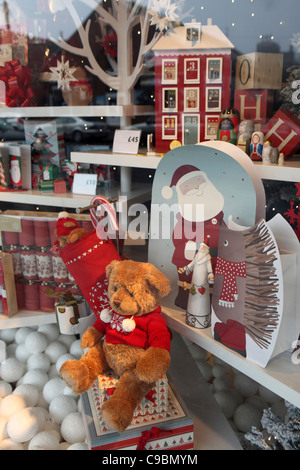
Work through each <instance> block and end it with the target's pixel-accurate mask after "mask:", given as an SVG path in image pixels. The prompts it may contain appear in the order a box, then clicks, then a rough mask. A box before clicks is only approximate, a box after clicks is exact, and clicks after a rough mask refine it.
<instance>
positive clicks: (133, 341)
mask: <svg viewBox="0 0 300 470" xmlns="http://www.w3.org/2000/svg"><path fill="white" fill-rule="evenodd" d="M160 312H161V307H157V308H156V309H155V310H153V311H152V312H149V313H147V314H145V315H142V316H140V317H133V320H134V323H135V327H134V329H133V330H132V331H126V330H125V329H124V327H123V321H124V320H126V319H128V317H126V316H123V315H119V314H118V313H116V312H115V311H114V310H112V311H111V315H112V317H111V320H110V321H109V322H104V321H103V320H102V319H101V318H100V317H98V319H97V321H96V322H95V323H94V325H93V326H94V328H96V329H97V330H99V331H100V332H101V333H103V334H104V335H105V340H106V341H107V343H110V344H128V345H130V346H136V347H140V348H143V349H148V348H149V347H150V346H152V347H157V348H162V349H166V350H167V351H170V342H171V333H170V331H169V329H168V327H167V325H166V322H165V320H164V318H163V317H162V316H161V313H160Z"/></svg>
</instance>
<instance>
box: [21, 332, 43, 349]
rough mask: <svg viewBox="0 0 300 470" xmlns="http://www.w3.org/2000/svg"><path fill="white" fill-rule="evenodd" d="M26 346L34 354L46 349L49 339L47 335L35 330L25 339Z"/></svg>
mask: <svg viewBox="0 0 300 470" xmlns="http://www.w3.org/2000/svg"><path fill="white" fill-rule="evenodd" d="M25 346H26V348H27V349H28V351H30V352H31V353H32V354H34V353H40V352H43V351H45V349H46V348H47V346H48V340H47V338H46V336H45V335H44V334H43V333H41V332H39V331H33V332H32V333H30V334H29V335H28V336H26V339H25Z"/></svg>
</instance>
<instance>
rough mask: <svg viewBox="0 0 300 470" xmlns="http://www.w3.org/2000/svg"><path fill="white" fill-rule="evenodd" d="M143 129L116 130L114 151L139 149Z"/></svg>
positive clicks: (135, 150) (123, 151)
mask: <svg viewBox="0 0 300 470" xmlns="http://www.w3.org/2000/svg"><path fill="white" fill-rule="evenodd" d="M140 138H141V131H132V130H120V129H118V130H116V131H115V135H114V143H113V149H112V151H113V152H120V153H132V154H134V155H136V154H137V153H138V150H139V145H140Z"/></svg>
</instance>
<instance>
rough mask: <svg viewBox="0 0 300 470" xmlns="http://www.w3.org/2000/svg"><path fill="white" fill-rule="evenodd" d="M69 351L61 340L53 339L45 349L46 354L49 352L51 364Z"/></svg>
mask: <svg viewBox="0 0 300 470" xmlns="http://www.w3.org/2000/svg"><path fill="white" fill-rule="evenodd" d="M67 352H68V350H67V347H66V345H65V344H63V343H61V342H60V341H53V342H52V343H50V344H49V345H48V346H47V348H46V350H45V354H47V356H48V357H49V359H50V361H51V364H55V363H56V362H57V360H58V359H59V358H60V357H61V356H62V355H63V354H66V353H67Z"/></svg>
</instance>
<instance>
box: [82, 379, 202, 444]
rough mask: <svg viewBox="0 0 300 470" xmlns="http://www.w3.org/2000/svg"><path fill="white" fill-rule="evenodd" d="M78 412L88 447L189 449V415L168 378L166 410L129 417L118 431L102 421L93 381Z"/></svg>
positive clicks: (190, 433)
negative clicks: (81, 419)
mask: <svg viewBox="0 0 300 470" xmlns="http://www.w3.org/2000/svg"><path fill="white" fill-rule="evenodd" d="M82 411H83V413H82V415H83V421H84V426H85V429H86V434H87V442H88V445H89V448H90V449H91V450H155V451H157V450H166V449H170V450H187V449H193V445H194V444H193V442H194V433H193V418H192V416H191V415H190V413H189V411H188V409H187V407H186V405H185V404H184V402H183V400H182V398H181V397H180V395H179V394H178V392H177V390H176V389H175V387H174V385H173V384H172V383H171V381H170V379H169V378H168V406H167V411H164V412H161V413H154V414H151V415H150V414H148V415H145V416H139V417H135V418H133V420H132V423H131V424H130V426H128V428H127V429H126V430H125V431H124V432H123V433H122V434H119V433H118V432H116V431H112V430H110V429H109V428H108V427H107V425H106V424H105V422H104V421H103V418H102V416H101V406H100V402H99V394H98V386H97V383H95V384H94V386H92V387H91V388H90V390H88V392H86V393H84V394H83V395H82Z"/></svg>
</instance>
